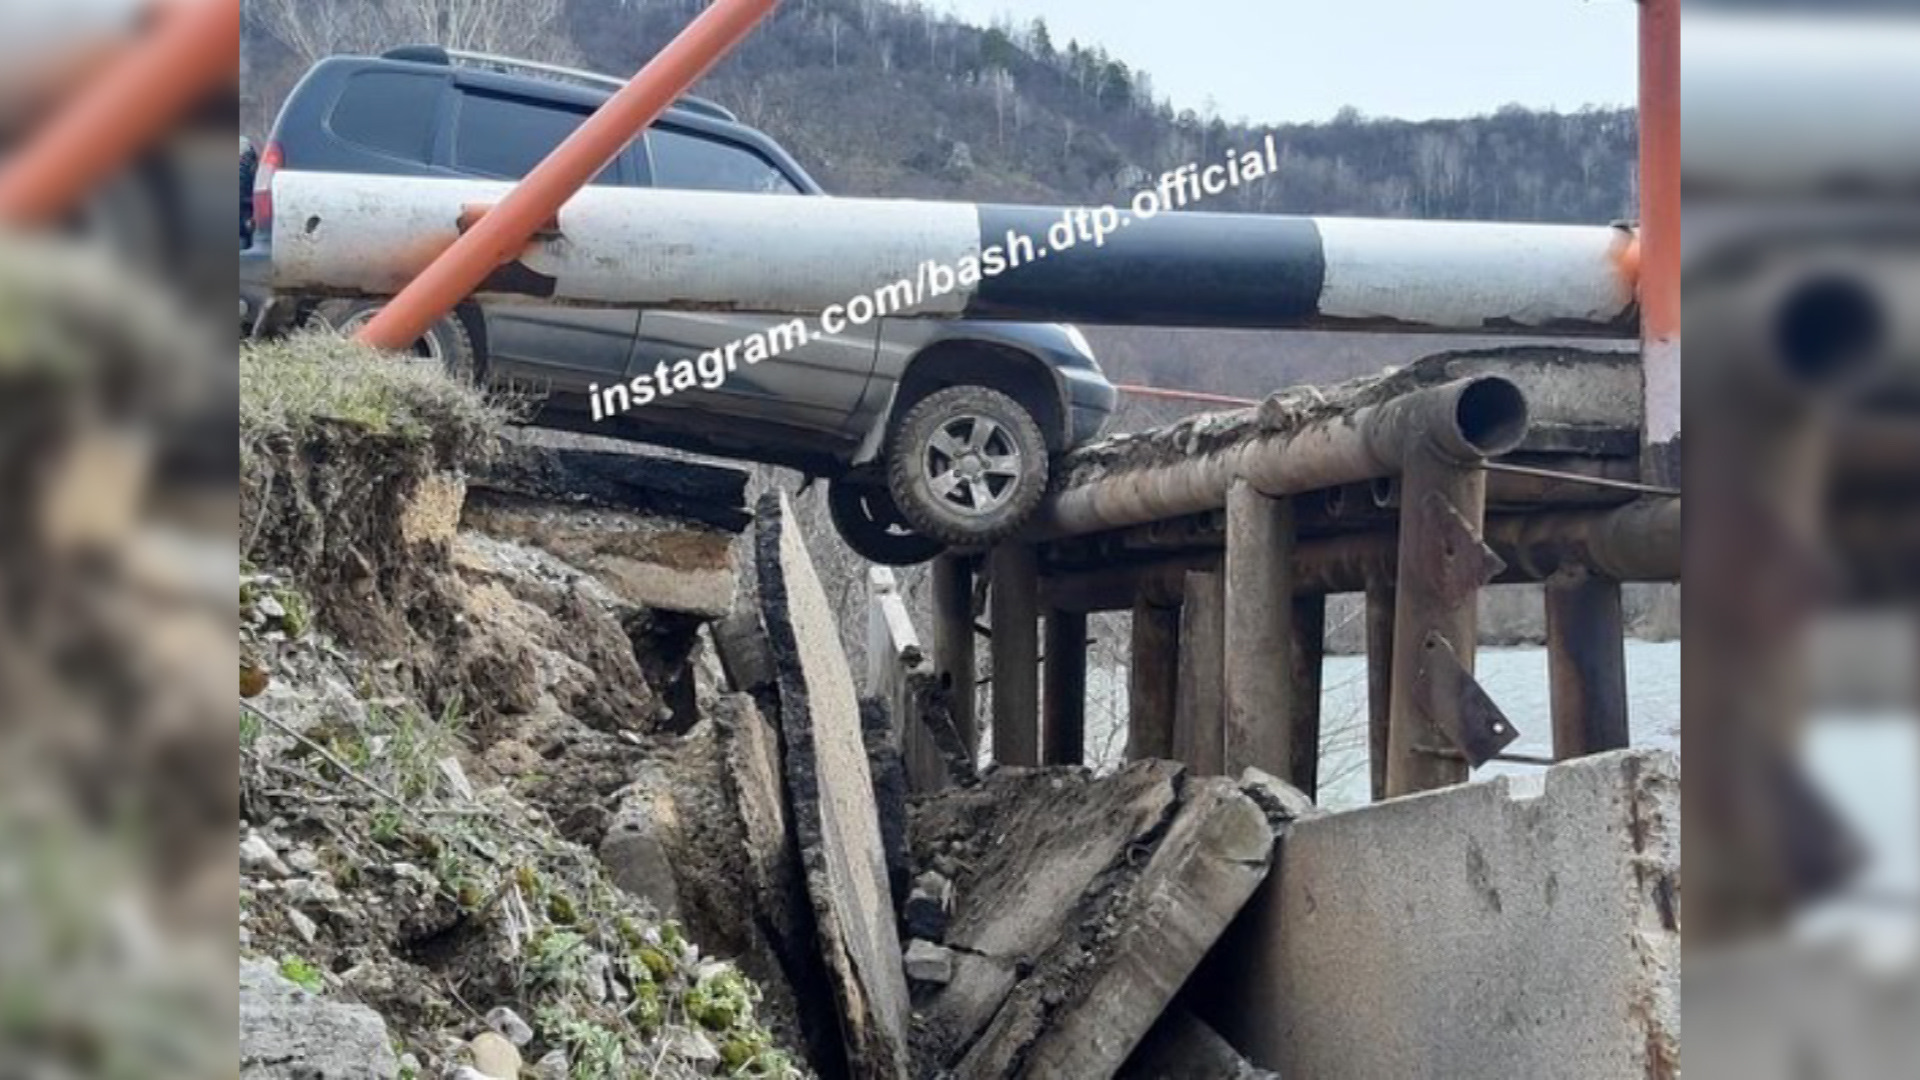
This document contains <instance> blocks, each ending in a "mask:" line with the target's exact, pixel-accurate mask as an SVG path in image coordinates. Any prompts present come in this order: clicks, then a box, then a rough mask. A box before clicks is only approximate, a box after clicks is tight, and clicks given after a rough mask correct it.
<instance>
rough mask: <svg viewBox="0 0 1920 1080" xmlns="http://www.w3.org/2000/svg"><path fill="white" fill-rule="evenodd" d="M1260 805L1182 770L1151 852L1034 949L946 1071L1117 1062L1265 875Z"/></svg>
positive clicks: (1071, 1068) (965, 1078)
mask: <svg viewBox="0 0 1920 1080" xmlns="http://www.w3.org/2000/svg"><path fill="white" fill-rule="evenodd" d="M1272 854H1273V831H1272V827H1271V826H1270V825H1269V823H1268V821H1267V816H1266V813H1265V812H1264V811H1263V810H1261V808H1260V807H1259V805H1257V804H1256V803H1255V802H1254V801H1253V800H1252V799H1250V798H1248V797H1247V796H1246V795H1245V794H1243V793H1242V792H1241V791H1240V790H1239V787H1238V785H1237V784H1235V783H1234V782H1233V781H1231V780H1228V779H1225V778H1208V779H1204V780H1196V779H1190V780H1188V782H1187V791H1186V798H1185V799H1184V801H1183V802H1182V804H1181V806H1180V808H1179V810H1178V812H1177V813H1176V814H1175V815H1174V818H1173V823H1172V824H1171V825H1170V826H1168V828H1167V831H1166V834H1165V836H1163V837H1162V838H1161V839H1160V841H1159V843H1158V845H1157V846H1156V847H1155V848H1154V851H1153V855H1152V856H1151V857H1150V858H1149V859H1148V860H1147V861H1146V864H1145V866H1144V867H1142V868H1141V869H1139V870H1138V871H1137V872H1136V873H1134V874H1131V875H1128V874H1124V873H1123V874H1122V875H1121V876H1122V878H1123V880H1124V884H1121V885H1118V886H1117V887H1116V888H1115V889H1114V891H1113V893H1112V894H1111V896H1110V897H1109V898H1108V899H1107V902H1106V904H1105V905H1104V907H1105V914H1104V918H1103V919H1102V920H1101V921H1100V922H1099V923H1097V924H1094V925H1093V926H1092V927H1086V928H1083V930H1082V932H1081V933H1080V934H1078V935H1075V936H1072V937H1069V938H1068V939H1066V940H1063V941H1061V942H1060V943H1059V944H1058V945H1057V946H1056V947H1055V948H1053V949H1051V950H1049V951H1048V952H1047V953H1046V954H1045V955H1043V956H1041V957H1039V958H1038V959H1037V960H1036V962H1035V963H1034V968H1033V972H1032V973H1031V974H1030V975H1028V976H1027V977H1026V978H1024V979H1022V980H1021V982H1020V983H1019V985H1017V986H1016V987H1014V990H1013V993H1012V994H1010V995H1009V996H1008V998H1007V1001H1006V1003H1005V1004H1004V1005H1003V1006H1002V1007H1001V1009H1000V1012H999V1013H998V1014H997V1015H996V1016H995V1017H994V1018H993V1023H992V1024H991V1025H989V1026H988V1028H987V1030H986V1031H985V1032H984V1033H983V1034H982V1035H981V1036H980V1039H979V1040H978V1041H977V1042H975V1043H974V1045H973V1046H972V1048H971V1049H969V1050H968V1051H967V1054H966V1057H965V1058H964V1059H962V1061H961V1062H960V1064H959V1066H958V1067H957V1068H955V1069H954V1076H955V1077H956V1078H957V1080H976V1078H977V1080H987V1078H989V1077H1008V1076H1020V1077H1036V1078H1038V1077H1058V1078H1061V1080H1067V1078H1073V1080H1080V1078H1088V1077H1107V1076H1112V1075H1114V1074H1115V1073H1116V1072H1118V1071H1119V1069H1120V1067H1121V1065H1123V1064H1125V1062H1126V1060H1127V1058H1128V1057H1129V1056H1131V1055H1132V1053H1133V1050H1134V1047H1136V1046H1137V1045H1139V1042H1140V1040H1141V1039H1143V1038H1145V1037H1146V1034H1147V1032H1148V1031H1149V1030H1151V1029H1152V1027H1153V1025H1154V1023H1155V1022H1156V1021H1158V1020H1159V1018H1160V1015H1161V1014H1162V1013H1164V1012H1165V1011H1166V1009H1167V1006H1168V1005H1169V1004H1171V1003H1172V1001H1173V999H1174V995H1175V994H1177V993H1179V992H1180V988H1181V986H1182V985H1184V984H1185V983H1186V981H1187V977H1188V976H1190V975H1191V974H1193V971H1194V969H1195V968H1197V967H1199V965H1200V961H1201V960H1202V959H1203V958H1204V957H1205V956H1206V955H1207V953H1208V951H1209V950H1211V949H1212V948H1213V946H1214V943H1215V942H1216V941H1218V940H1219V939H1220V937H1221V935H1222V934H1224V933H1226V930H1227V927H1228V926H1229V925H1230V924H1231V923H1232V922H1233V920H1234V917H1235V916H1237V915H1238V914H1239V913H1240V909H1241V908H1242V907H1244V906H1245V905H1246V902H1247V900H1248V899H1249V898H1251V897H1252V896H1253V893H1254V890H1256V889H1257V888H1259V886H1260V883H1261V882H1262V881H1263V880H1265V878H1266V876H1267V868H1268V865H1269V861H1270V859H1271V858H1272Z"/></svg>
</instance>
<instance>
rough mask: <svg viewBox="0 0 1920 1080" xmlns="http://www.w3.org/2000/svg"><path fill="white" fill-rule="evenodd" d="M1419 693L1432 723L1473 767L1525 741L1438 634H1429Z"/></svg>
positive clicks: (1417, 686)
mask: <svg viewBox="0 0 1920 1080" xmlns="http://www.w3.org/2000/svg"><path fill="white" fill-rule="evenodd" d="M1414 692H1415V693H1416V694H1417V695H1418V696H1419V701H1420V704H1421V708H1422V709H1423V710H1425V712H1426V714H1427V719H1428V721H1430V722H1431V723H1432V724H1433V726H1434V727H1435V728H1437V729H1439V731H1440V733H1441V734H1443V735H1445V736H1446V737H1447V738H1448V739H1449V740H1451V741H1452V742H1453V745H1454V746H1455V747H1458V748H1459V751H1460V755H1461V757H1463V758H1465V759H1466V761H1467V764H1468V765H1470V766H1472V767H1473V768H1476V769H1477V768H1479V767H1480V766H1482V765H1485V764H1486V763H1487V762H1489V761H1492V760H1493V759H1494V758H1496V757H1498V756H1499V755H1500V751H1502V750H1505V749H1506V748H1507V747H1508V746H1509V745H1511V744H1512V743H1513V741H1514V740H1515V739H1518V738H1519V737H1520V732H1519V730H1518V729H1516V728H1515V727H1514V726H1513V721H1511V720H1508V719H1507V715H1506V714H1505V713H1503V712H1501V711H1500V706H1499V705H1497V704H1495V703H1494V700H1493V699H1492V698H1490V697H1488V696H1487V692H1486V691H1485V690H1484V689H1482V688H1481V686H1480V683H1479V680H1477V679H1475V678H1474V677H1473V673H1472V672H1470V671H1468V670H1467V669H1466V667H1465V665H1463V664H1461V663H1460V657H1459V656H1458V655H1456V654H1455V653H1454V651H1453V645H1452V644H1451V643H1450V642H1448V641H1447V639H1446V638H1445V637H1443V636H1441V635H1440V634H1438V633H1432V634H1428V635H1427V640H1426V643H1425V648H1423V649H1422V650H1421V654H1420V670H1419V672H1418V673H1416V674H1415V676H1414Z"/></svg>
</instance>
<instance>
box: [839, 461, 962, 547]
mask: <svg viewBox="0 0 1920 1080" xmlns="http://www.w3.org/2000/svg"><path fill="white" fill-rule="evenodd" d="M827 510H828V513H829V514H831V515H832V517H833V527H834V531H836V532H838V533H839V534H840V539H841V540H844V541H846V545H847V546H848V547H850V548H852V549H853V553H854V554H855V555H858V556H860V557H861V558H863V559H866V560H867V561H868V562H873V563H879V564H880V565H881V566H918V565H920V564H921V563H923V562H926V561H928V560H930V559H932V558H934V557H936V556H938V555H939V554H940V553H941V552H943V551H945V550H946V549H947V545H945V544H943V543H941V542H940V541H938V540H933V539H929V538H927V537H925V536H921V535H920V534H919V533H917V532H914V531H913V530H912V528H911V526H909V525H908V524H907V523H906V520H905V519H904V518H903V517H901V515H900V511H899V509H898V508H897V507H896V506H894V504H893V496H892V495H891V494H890V493H889V492H888V491H887V489H886V487H885V486H883V485H881V484H875V483H863V482H860V481H855V480H835V481H834V482H833V483H831V484H829V485H827Z"/></svg>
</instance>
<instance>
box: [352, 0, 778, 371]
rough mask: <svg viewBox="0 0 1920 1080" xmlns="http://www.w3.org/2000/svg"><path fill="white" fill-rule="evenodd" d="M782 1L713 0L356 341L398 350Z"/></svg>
mask: <svg viewBox="0 0 1920 1080" xmlns="http://www.w3.org/2000/svg"><path fill="white" fill-rule="evenodd" d="M778 3H779V0H715V3H714V4H713V6H711V7H709V8H707V10H705V11H703V12H701V13H700V15H699V17H698V18H696V19H694V20H693V22H692V23H690V24H688V26H687V28H686V29H685V30H683V31H681V32H680V36H679V37H676V38H675V39H674V40H673V41H672V43H671V44H669V45H668V46H667V47H666V48H664V49H662V50H661V51H660V52H659V54H658V55H656V56H655V57H654V58H653V59H652V60H650V61H648V62H647V65H646V66H645V67H643V68H641V69H640V73H639V74H637V75H635V76H634V77H633V81H632V82H630V83H628V84H627V85H626V86H625V87H623V88H621V90H620V92H619V93H617V94H615V95H614V96H613V97H611V98H609V99H607V102H606V104H604V105H602V106H600V108H599V109H598V110H597V111H595V112H594V114H593V115H592V116H590V117H588V118H587V121H586V122H585V123H583V124H581V125H580V127H579V128H578V129H577V130H575V131H574V133H573V134H572V135H571V136H569V137H568V138H567V140H566V141H565V142H563V143H561V144H560V145H559V146H558V147H557V148H555V149H554V151H553V153H552V154H550V155H548V157H547V159H546V160H545V161H542V162H541V163H540V164H539V165H537V166H535V167H534V170H533V171H532V172H530V173H528V174H527V177H526V179H524V180H522V181H521V182H520V183H519V184H518V185H516V186H515V187H514V189H513V190H512V191H510V192H508V193H507V196H506V197H505V198H503V199H501V200H500V202H499V203H498V204H497V205H495V206H494V207H492V208H491V209H489V210H488V211H487V212H486V214H485V215H484V216H482V217H481V218H480V219H479V220H478V221H477V222H475V223H474V225H473V227H472V228H471V229H469V230H467V232H466V233H464V234H463V235H461V237H460V238H459V239H458V240H456V241H454V242H453V244H452V245H451V246H449V247H448V248H447V250H446V251H444V252H442V253H441V254H440V256H439V258H436V259H435V260H434V261H433V262H432V263H430V264H428V266H427V268H426V269H425V270H422V271H421V272H420V275H419V276H418V277H416V278H414V279H413V281H411V282H409V283H408V285H407V287H406V288H405V289H402V290H401V291H400V295H398V296H396V297H394V298H393V300H392V301H391V302H390V303H388V304H387V306H386V307H384V308H381V309H380V311H379V312H378V313H377V314H375V315H374V317H373V318H372V319H371V320H370V321H369V322H368V323H367V325H366V326H365V327H364V328H362V329H361V331H360V333H359V335H358V336H359V340H360V341H361V342H363V343H365V344H368V345H372V346H375V347H376V348H382V349H394V350H398V349H403V348H406V347H407V346H409V345H411V344H412V343H413V342H415V341H417V340H419V338H420V336H421V335H422V334H424V333H426V332H427V328H428V327H430V326H432V325H433V323H434V321H435V320H437V319H439V318H440V317H441V316H443V315H445V314H446V313H447V312H449V311H451V310H453V308H454V306H455V305H456V304H458V303H460V301H462V300H464V299H466V298H467V297H468V296H469V295H471V294H472V293H473V291H474V290H475V289H477V288H479V287H480V283H481V282H483V281H485V280H486V278H487V275H488V274H490V273H492V272H493V271H494V270H495V269H497V268H498V267H500V266H501V265H503V264H505V263H507V262H509V261H511V260H512V259H514V258H515V257H516V256H518V254H519V253H520V251H521V250H522V249H524V248H525V247H526V245H527V241H528V240H529V239H531V238H532V236H533V234H534V232H535V231H537V230H538V229H540V228H541V227H542V226H544V225H546V224H547V223H548V222H550V221H552V220H553V219H554V216H555V215H556V214H558V213H559V212H560V207H561V206H563V205H565V204H566V201H567V200H568V199H571V198H573V196H574V194H575V193H577V192H578V191H579V190H580V189H581V188H582V187H585V186H586V184H587V182H588V181H589V180H591V179H593V178H594V177H595V176H596V175H598V174H599V172H600V170H601V169H604V168H606V166H607V163H608V162H610V161H612V160H613V159H614V158H615V157H616V156H618V155H619V153H620V151H621V150H622V149H623V148H624V147H625V146H626V145H627V143H629V142H631V141H632V140H633V139H634V137H635V136H637V135H639V134H640V133H641V132H643V131H645V130H646V129H647V127H648V126H649V125H651V124H652V123H653V122H654V120H656V119H658V118H659V116H660V114H661V113H663V112H665V111H666V110H667V107H668V106H669V105H671V104H673V102H674V101H675V100H677V99H678V98H679V97H680V95H682V94H684V93H686V92H687V90H688V88H689V87H691V86H692V85H693V84H694V83H696V82H698V81H700V77H701V76H703V75H705V74H706V73H707V72H708V71H709V70H711V69H712V67H713V65H714V64H716V63H718V62H719V61H720V59H721V58H722V57H724V56H726V55H727V53H729V52H731V51H732V50H733V48H734V46H736V45H738V44H739V43H740V42H741V41H742V40H743V39H745V38H746V36H747V35H748V34H749V33H751V32H752V31H753V29H754V27H756V26H758V25H759V24H760V22H761V20H763V19H765V18H766V17H767V15H769V14H770V13H772V11H773V9H774V7H775V6H777V5H778Z"/></svg>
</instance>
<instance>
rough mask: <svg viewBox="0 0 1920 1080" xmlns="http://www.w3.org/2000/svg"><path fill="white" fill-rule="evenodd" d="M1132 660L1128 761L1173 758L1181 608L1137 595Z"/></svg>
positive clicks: (1128, 718)
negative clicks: (1156, 603) (1139, 597)
mask: <svg viewBox="0 0 1920 1080" xmlns="http://www.w3.org/2000/svg"><path fill="white" fill-rule="evenodd" d="M1132 654H1133V655H1132V658H1131V660H1130V662H1129V663H1128V664H1127V760H1128V761H1140V760H1142V759H1145V758H1171V757H1172V756H1173V731H1174V715H1175V701H1176V700H1177V695H1176V688H1177V687H1178V686H1179V685H1180V609H1179V608H1177V607H1159V606H1156V605H1153V604H1150V603H1148V602H1146V601H1145V600H1135V601H1134V605H1133V643H1132Z"/></svg>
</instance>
